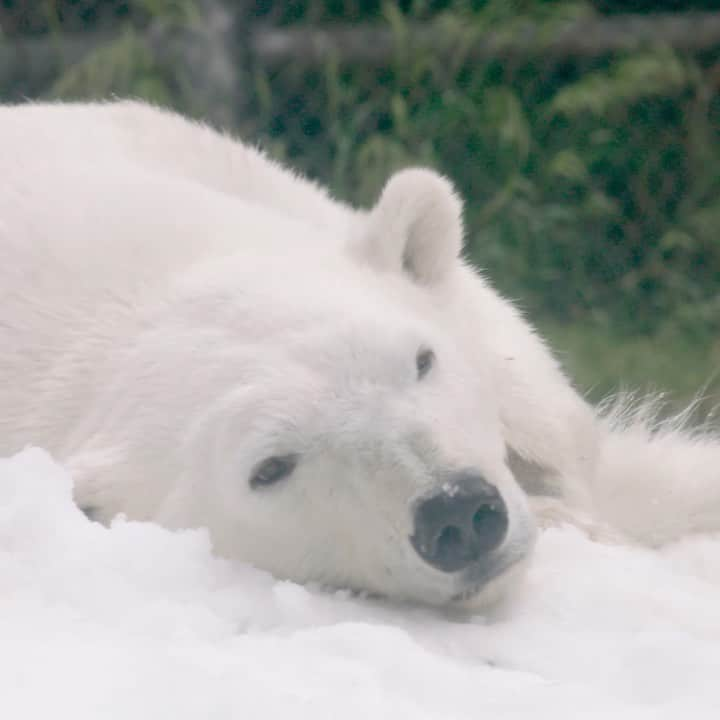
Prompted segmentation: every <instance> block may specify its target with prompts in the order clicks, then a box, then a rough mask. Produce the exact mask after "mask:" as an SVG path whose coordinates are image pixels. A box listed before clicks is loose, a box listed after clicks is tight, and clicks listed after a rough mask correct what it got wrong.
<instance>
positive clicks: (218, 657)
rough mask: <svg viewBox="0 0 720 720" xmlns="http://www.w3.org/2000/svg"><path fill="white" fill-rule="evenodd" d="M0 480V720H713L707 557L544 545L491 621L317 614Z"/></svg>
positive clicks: (275, 586)
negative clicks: (526, 575) (517, 588)
mask: <svg viewBox="0 0 720 720" xmlns="http://www.w3.org/2000/svg"><path fill="white" fill-rule="evenodd" d="M70 496H71V492H70V480H69V478H68V477H67V476H66V475H65V473H64V472H63V471H62V470H61V469H60V468H58V467H57V466H55V465H53V464H52V462H51V461H50V459H49V458H48V457H47V455H45V454H44V453H42V452H40V451H37V450H29V451H25V452H24V453H22V454H20V455H19V456H16V457H15V458H13V459H10V460H0V717H2V718H8V720H10V719H12V720H21V719H23V718H48V717H58V718H63V719H65V718H68V719H72V720H80V719H82V718H93V720H95V719H98V718H102V719H103V720H105V719H107V718H132V719H133V720H136V719H141V718H152V719H153V720H157V719H159V718H173V720H182V719H183V718H193V720H195V719H198V718H202V719H203V720H204V719H206V718H208V719H212V720H214V719H215V718H218V719H219V718H248V719H249V718H282V719H283V720H289V719H292V718H305V717H307V718H312V719H313V720H317V719H319V718H333V719H339V718H342V719H343V720H345V719H352V718H362V719H363V720H367V719H373V720H374V719H375V718H389V719H392V720H399V719H404V718H408V719H410V720H424V719H425V718H473V719H478V718H488V719H490V720H500V719H502V718H533V720H542V719H543V718H553V720H557V719H558V718H573V719H577V718H582V719H584V718H612V720H624V719H625V718H632V719H633V720H636V719H638V720H642V719H645V718H668V719H669V718H672V719H673V720H675V719H678V720H685V719H688V720H702V719H704V718H708V719H710V718H712V719H713V720H717V719H718V718H720V539H715V540H711V539H707V538H706V539H702V538H698V539H694V540H692V541H686V542H685V543H683V544H681V545H678V546H676V547H674V548H671V549H669V550H667V551H665V552H664V553H662V554H656V553H651V552H646V551H641V550H637V549H628V548H623V547H608V546H602V545H599V544H594V543H591V542H589V541H588V540H586V539H585V538H583V537H582V536H581V535H580V534H578V533H577V532H575V531H573V530H572V529H563V530H553V531H547V532H546V533H545V534H544V535H543V536H542V538H541V541H540V545H539V548H538V553H537V557H536V560H535V563H534V566H533V570H532V571H531V574H530V577H529V580H528V583H527V585H526V587H525V588H524V590H523V593H522V594H521V596H520V597H518V598H517V599H516V601H515V602H514V603H513V605H512V606H510V607H508V608H507V609H506V610H505V612H504V614H503V616H502V617H496V618H493V619H492V620H489V619H482V618H479V617H478V618H473V619H461V618H447V617H443V616H441V615H439V614H437V613H432V612H430V611H427V610H419V609H411V608H401V607H390V606H386V605H383V604H380V603H378V602H373V601H370V600H363V599H358V598H353V597H349V596H347V595H346V594H343V593H337V594H334V595H333V594H328V593H323V592H321V591H320V590H314V589H308V588H304V587H300V586H297V585H294V584H291V583H287V582H278V581H276V580H274V579H273V578H271V577H270V576H268V575H267V574H264V573H262V572H259V571H256V570H253V569H251V568H247V567H237V566H232V565H230V564H229V563H227V562H224V561H221V560H218V559H215V558H213V557H212V555H211V553H210V549H209V545H208V541H207V538H206V536H205V534H204V533H202V532H185V533H179V534H178V533H175V534H173V533H170V532H167V531H165V530H162V529H161V528H158V527H155V526H152V525H145V524H138V523H127V522H118V523H116V524H115V525H114V527H113V528H112V529H109V530H108V529H106V528H103V527H101V526H100V525H98V524H95V523H91V522H89V521H88V520H87V519H86V518H85V517H84V516H83V515H82V514H81V513H80V512H79V511H78V510H77V509H76V508H75V507H74V506H73V504H72V501H71V497H70Z"/></svg>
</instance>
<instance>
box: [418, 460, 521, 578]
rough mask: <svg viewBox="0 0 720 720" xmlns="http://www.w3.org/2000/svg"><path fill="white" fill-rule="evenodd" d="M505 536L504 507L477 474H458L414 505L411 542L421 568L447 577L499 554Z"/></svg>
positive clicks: (492, 486) (505, 513)
mask: <svg viewBox="0 0 720 720" xmlns="http://www.w3.org/2000/svg"><path fill="white" fill-rule="evenodd" d="M507 530H508V511H507V506H506V505H505V502H504V500H503V499H502V496H501V495H500V493H499V492H498V490H497V488H495V486H494V485H491V484H490V483H488V482H487V481H486V480H485V479H484V478H483V477H482V476H481V475H480V474H479V473H475V472H461V473H456V474H455V475H453V476H452V477H451V478H450V479H449V480H448V481H447V482H445V483H444V484H443V485H442V487H441V488H440V490H439V491H436V492H434V493H433V494H431V495H429V496H425V497H424V498H422V499H421V500H420V501H419V502H418V504H417V506H416V508H415V513H414V532H413V535H412V537H411V538H410V541H411V543H412V546H413V547H414V548H415V551H416V552H417V553H418V555H420V557H421V558H422V559H423V560H424V561H425V562H426V563H428V564H429V565H431V566H432V567H434V568H436V569H437V570H441V571H442V572H446V573H452V572H457V571H459V570H464V569H465V568H468V567H470V566H471V565H474V564H475V563H477V562H479V561H481V560H482V559H483V558H484V557H485V556H487V555H488V554H489V553H491V552H492V551H493V550H495V549H496V548H498V547H499V546H500V545H501V544H502V542H503V540H504V539H505V536H506V534H507Z"/></svg>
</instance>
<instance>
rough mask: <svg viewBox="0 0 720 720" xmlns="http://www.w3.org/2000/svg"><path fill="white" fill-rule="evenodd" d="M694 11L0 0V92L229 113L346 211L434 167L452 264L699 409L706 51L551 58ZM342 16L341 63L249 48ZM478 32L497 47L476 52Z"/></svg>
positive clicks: (716, 295)
mask: <svg viewBox="0 0 720 720" xmlns="http://www.w3.org/2000/svg"><path fill="white" fill-rule="evenodd" d="M713 10H720V2H718V1H717V0H715V1H711V0H705V1H704V2H703V1H701V0H696V1H695V2H681V1H679V0H678V1H673V0H667V1H666V2H649V1H643V0H637V1H635V2H632V1H625V2H621V1H614V0H556V1H543V0H405V1H403V2H398V3H389V2H379V1H370V2H356V1H350V0H291V1H289V2H273V1H272V0H258V1H257V2H247V1H246V2H230V1H229V0H227V1H223V0H1V2H0V101H9V100H18V99H21V98H25V97H30V98H104V97H108V96H109V95H110V94H116V95H121V96H127V95H132V96H136V97H141V98H146V99H148V100H151V101H153V102H157V103H161V104H164V105H170V106H173V107H176V108H178V109H179V110H182V111H183V112H186V113H189V114H191V115H194V116H198V117H204V118H210V119H211V120H212V121H214V122H217V123H221V124H223V125H225V126H228V125H229V126H231V127H232V128H233V130H235V131H237V132H239V133H240V134H241V135H242V136H243V137H244V138H246V139H250V140H255V141H258V142H260V143H261V144H262V145H264V146H265V147H266V148H267V149H268V151H269V152H270V153H271V154H272V155H274V156H276V157H278V158H281V159H284V160H287V161H289V162H291V163H292V164H293V165H295V166H297V167H299V168H301V169H303V170H304V171H305V172H307V173H308V174H309V175H311V176H312V177H315V178H317V179H319V180H320V181H321V182H323V183H326V184H329V185H330V186H331V187H332V188H333V190H334V192H335V194H336V195H337V196H338V197H340V198H343V199H346V200H349V201H352V202H355V203H370V202H372V200H373V199H374V198H375V196H376V195H377V193H378V191H379V189H380V187H381V186H382V184H383V182H384V180H385V179H386V178H387V176H388V174H389V173H390V172H392V171H393V170H394V169H396V168H399V167H402V166H406V165H409V164H418V163H422V164H427V165H430V166H433V167H435V168H437V169H439V170H441V171H442V172H444V173H445V174H447V175H448V176H449V177H451V178H452V179H453V181H454V182H455V183H456V184H457V186H458V188H459V189H460V192H461V193H462V194H463V196H464V198H465V199H466V201H467V215H466V222H467V240H468V254H469V257H470V258H471V259H472V260H473V261H474V262H475V263H476V264H477V265H478V266H479V267H481V268H483V269H484V270H485V271H486V272H487V274H488V275H489V276H490V277H491V278H492V280H493V282H494V283H495V284H496V286H498V287H499V288H500V289H501V290H502V291H503V292H504V293H505V294H507V295H508V296H510V297H512V298H514V299H517V300H518V301H519V303H520V305H521V306H522V307H523V308H524V309H525V311H526V313H527V314H528V316H529V317H530V318H531V319H532V320H533V321H534V322H535V323H536V324H537V325H539V326H540V327H541V328H542V330H543V332H545V333H546V334H547V335H548V336H549V337H550V339H551V341H552V343H553V344H554V346H555V348H556V349H557V351H558V353H559V355H560V357H561V359H562V360H563V361H564V363H565V365H566V366H567V367H568V369H569V371H570V372H571V374H573V375H574V376H575V378H576V380H577V382H578V385H579V386H580V387H581V388H583V389H585V390H587V391H588V392H589V394H590V395H591V396H592V397H594V398H599V397H601V396H603V395H605V394H607V393H608V392H611V391H613V390H616V389H618V388H619V387H621V383H622V384H623V385H625V386H631V387H637V388H639V389H641V390H647V389H653V388H667V389H669V390H671V391H672V392H673V398H672V399H673V401H674V402H677V403H680V402H684V401H687V399H688V397H690V396H691V395H692V394H693V393H695V392H697V391H702V392H704V393H705V394H706V396H707V397H708V400H707V402H708V403H712V402H717V401H718V400H720V397H719V396H718V393H720V377H719V375H720V372H719V371H720V238H719V235H718V230H719V229H720V45H718V46H717V47H707V46H703V47H700V48H697V49H696V48H693V47H692V42H689V43H686V46H685V47H684V48H683V50H682V51H680V50H677V49H673V48H672V47H669V46H667V45H663V44H662V43H661V42H653V41H650V42H645V43H642V44H639V45H637V46H636V47H633V48H632V49H629V50H623V51H618V50H608V51H594V52H591V53H585V52H582V51H577V46H578V45H582V42H583V41H584V39H583V38H582V37H572V33H571V39H572V41H573V42H571V43H569V45H570V46H571V47H570V48H569V49H568V50H567V52H563V45H562V40H561V39H560V38H561V36H563V35H562V34H563V33H565V37H566V36H567V33H568V27H570V28H572V27H582V25H575V26H574V25H573V23H578V22H581V21H585V20H591V21H592V20H593V19H602V18H611V17H616V20H617V21H618V22H620V23H624V22H625V17H626V15H625V13H630V12H632V13H633V14H634V16H635V17H637V15H645V16H648V17H649V16H650V15H651V14H655V13H658V12H667V13H676V14H682V17H685V18H690V20H691V21H692V18H693V17H694V16H693V15H688V13H689V12H693V11H706V12H707V11H713ZM618 13H622V14H620V15H618ZM627 21H628V23H630V22H631V21H632V17H628V18H627ZM695 22H697V30H698V36H700V35H701V33H700V30H701V25H702V20H700V19H697V20H696V21H695ZM348 25H351V26H352V28H354V29H355V31H357V32H358V33H362V32H363V28H365V31H364V32H365V34H364V35H362V37H361V39H360V40H359V41H358V42H359V44H360V47H361V50H363V52H364V56H363V57H362V58H360V59H358V58H355V59H352V58H351V59H346V58H344V55H343V52H337V53H333V52H328V53H325V55H324V56H323V57H322V58H320V59H319V60H317V59H313V58H311V57H309V55H310V54H311V53H308V56H307V57H305V56H303V53H302V52H300V53H299V54H296V56H294V57H291V56H285V57H284V58H280V59H278V58H277V57H276V58H274V59H273V58H272V57H271V54H268V53H265V54H264V55H263V53H262V52H260V51H259V50H258V47H259V45H258V44H257V43H256V42H255V38H256V37H257V36H258V33H259V32H261V31H263V30H267V29H275V30H279V31H280V32H281V33H282V32H287V31H291V32H293V33H295V35H294V37H296V38H297V37H299V38H301V39H302V38H303V37H304V36H303V33H306V34H307V33H311V32H312V31H314V30H316V29H318V28H325V29H328V30H329V31H330V32H334V31H335V30H337V29H339V28H340V27H347V26H348ZM598 27H599V26H598ZM368 28H369V30H368ZM418 28H422V29H423V30H422V32H423V33H425V35H424V37H426V38H428V37H429V38H431V41H429V42H426V43H425V44H424V45H423V46H422V47H418V46H417V43H413V42H412V37H413V32H415V31H416V30H417V29H418ZM383 34H384V35H383ZM488 34H490V35H492V37H493V38H495V40H496V41H497V43H496V45H497V49H496V52H495V53H494V55H493V54H492V53H490V54H489V55H488V54H486V55H485V56H483V57H478V55H477V54H476V53H474V52H473V49H474V48H476V47H477V45H478V43H480V42H482V40H483V38H487V37H488ZM692 34H693V33H692V31H691V33H690V35H692ZM381 36H382V37H388V36H389V37H390V38H391V39H392V43H391V46H390V50H389V51H383V47H384V46H383V45H382V42H381ZM526 37H527V43H525V42H524V40H523V39H524V38H526ZM513 39H514V42H513ZM597 39H598V38H595V40H596V41H597ZM587 40H588V41H591V40H592V38H587ZM690 40H692V38H690ZM554 41H557V42H556V43H555V45H554V47H555V50H554V51H553V52H544V51H543V50H542V49H540V50H538V49H537V48H538V46H539V47H541V48H542V47H544V45H543V43H545V44H550V45H552V43H553V42H554ZM503 42H509V43H510V46H512V47H511V49H508V46H507V45H503ZM363 43H364V45H363ZM573 43H574V46H575V48H576V49H575V50H574V51H573V50H572V46H573ZM566 44H567V43H566ZM600 44H602V43H600ZM533 48H534V49H533ZM341 50H342V48H341ZM386 50H387V49H386ZM360 54H361V55H362V54H363V53H360ZM1 163H2V159H1V158H0V171H1Z"/></svg>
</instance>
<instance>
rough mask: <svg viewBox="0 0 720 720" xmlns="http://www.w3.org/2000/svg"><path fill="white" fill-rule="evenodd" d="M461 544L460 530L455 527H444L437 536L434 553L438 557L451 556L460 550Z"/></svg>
mask: <svg viewBox="0 0 720 720" xmlns="http://www.w3.org/2000/svg"><path fill="white" fill-rule="evenodd" d="M462 544H463V533H462V530H461V529H460V528H459V527H455V525H446V526H445V527H444V528H443V529H442V530H441V532H440V535H439V536H438V539H437V546H436V552H437V554H438V555H445V556H448V555H453V554H454V553H456V552H457V550H458V549H459V548H462Z"/></svg>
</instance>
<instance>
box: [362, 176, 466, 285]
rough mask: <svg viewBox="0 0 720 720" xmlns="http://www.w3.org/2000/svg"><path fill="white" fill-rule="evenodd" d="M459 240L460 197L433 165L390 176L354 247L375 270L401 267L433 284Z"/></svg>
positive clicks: (448, 263)
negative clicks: (358, 241) (431, 168)
mask: <svg viewBox="0 0 720 720" xmlns="http://www.w3.org/2000/svg"><path fill="white" fill-rule="evenodd" d="M462 241H463V226H462V203H461V202H460V200H459V199H458V197H457V195H456V194H455V191H454V189H453V186H452V184H451V183H450V182H449V181H448V180H446V179H445V178H444V177H442V176H440V175H438V174H437V173H436V172H433V171H432V170H426V169H423V168H410V169H407V170H401V171H400V172H398V173H395V175H393V176H392V177H391V178H390V180H388V182H387V184H386V185H385V188H384V189H383V191H382V194H381V195H380V199H379V200H378V202H377V204H376V205H375V207H374V208H372V210H370V212H369V213H368V215H367V224H366V226H365V228H364V232H363V234H362V237H361V239H360V243H359V245H358V246H357V249H358V250H359V251H360V253H361V254H362V255H363V256H364V258H365V259H366V260H367V261H368V262H370V263H371V264H372V265H373V266H375V267H376V268H377V269H379V270H390V271H397V272H403V271H404V272H407V273H408V274H409V275H410V276H412V277H413V279H415V280H416V281H417V282H419V283H421V284H424V285H431V284H433V283H435V282H438V281H439V280H441V279H442V278H443V277H445V276H446V275H447V274H448V272H449V271H450V270H451V269H452V267H453V265H454V264H455V263H456V261H457V259H458V257H459V256H460V252H461V250H462Z"/></svg>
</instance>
